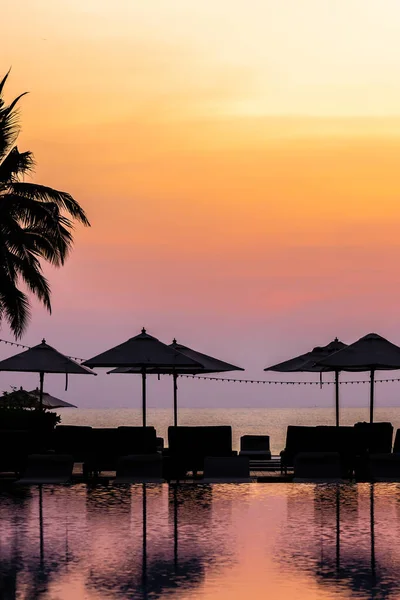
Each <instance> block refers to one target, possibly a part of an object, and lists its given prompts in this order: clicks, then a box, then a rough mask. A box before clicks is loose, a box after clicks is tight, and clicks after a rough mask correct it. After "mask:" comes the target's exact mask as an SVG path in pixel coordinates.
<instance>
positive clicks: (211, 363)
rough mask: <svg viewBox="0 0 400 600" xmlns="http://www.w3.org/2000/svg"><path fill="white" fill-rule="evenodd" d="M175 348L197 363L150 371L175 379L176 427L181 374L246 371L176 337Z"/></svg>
mask: <svg viewBox="0 0 400 600" xmlns="http://www.w3.org/2000/svg"><path fill="white" fill-rule="evenodd" d="M169 347H170V348H173V349H174V350H177V351H178V352H180V353H181V354H184V355H185V356H187V357H188V358H190V359H192V360H193V361H196V363H197V364H193V365H191V366H184V365H182V366H177V367H173V368H168V367H167V368H166V367H158V368H154V369H149V371H148V372H149V373H153V374H156V375H172V377H173V381H174V425H175V427H176V426H177V425H178V377H179V375H185V374H186V375H198V374H200V373H223V372H227V371H244V369H242V368H241V367H236V366H235V365H231V364H229V363H227V362H224V361H223V360H219V359H218V358H214V357H213V356H209V355H208V354H203V353H202V352H198V351H197V350H193V349H192V348H189V347H188V346H184V345H183V344H178V342H177V341H176V340H175V339H174V340H173V342H172V344H170V346H169ZM138 372H139V370H138V369H137V368H123V367H122V368H119V369H113V370H112V371H109V374H114V373H138Z"/></svg>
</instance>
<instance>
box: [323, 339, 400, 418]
mask: <svg viewBox="0 0 400 600" xmlns="http://www.w3.org/2000/svg"><path fill="white" fill-rule="evenodd" d="M317 365H319V366H321V367H328V368H329V369H330V370H334V369H338V370H340V371H351V372H357V371H370V374H371V385H370V406H369V420H370V423H373V421H374V391H375V371H390V370H396V369H400V347H399V346H396V345H395V344H392V343H391V342H389V341H388V340H386V339H385V338H383V337H381V336H380V335H378V334H377V333H369V334H368V335H365V336H364V337H362V338H360V339H359V340H357V341H356V342H354V343H353V344H350V345H349V346H347V347H346V348H343V349H342V350H339V351H338V352H335V353H334V354H332V355H330V356H328V357H326V358H324V359H320V360H318V361H317Z"/></svg>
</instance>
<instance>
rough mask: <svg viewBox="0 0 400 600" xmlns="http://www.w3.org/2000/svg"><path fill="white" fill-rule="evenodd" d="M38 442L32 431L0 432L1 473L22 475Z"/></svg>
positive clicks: (12, 430)
mask: <svg viewBox="0 0 400 600" xmlns="http://www.w3.org/2000/svg"><path fill="white" fill-rule="evenodd" d="M37 446H38V441H37V439H36V438H35V436H34V435H33V433H32V431H30V430H19V429H18V430H17V429H2V430H0V473H14V474H15V475H17V474H18V473H21V471H23V469H24V468H25V466H26V461H27V459H28V455H29V454H32V453H33V452H35V451H37Z"/></svg>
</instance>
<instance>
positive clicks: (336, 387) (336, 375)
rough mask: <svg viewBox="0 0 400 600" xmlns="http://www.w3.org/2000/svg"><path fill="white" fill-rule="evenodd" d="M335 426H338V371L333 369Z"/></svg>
mask: <svg viewBox="0 0 400 600" xmlns="http://www.w3.org/2000/svg"><path fill="white" fill-rule="evenodd" d="M335 407H336V427H339V371H335Z"/></svg>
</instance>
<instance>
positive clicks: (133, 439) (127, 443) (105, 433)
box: [85, 426, 157, 474]
mask: <svg viewBox="0 0 400 600" xmlns="http://www.w3.org/2000/svg"><path fill="white" fill-rule="evenodd" d="M91 444H92V445H91V451H90V454H89V455H88V458H87V460H86V461H85V469H86V470H87V472H88V473H97V474H98V473H100V472H101V471H116V470H117V464H118V459H119V457H120V456H128V455H133V454H153V453H156V452H157V434H156V430H155V429H154V427H128V426H123V427H118V428H113V427H103V428H93V430H92V435H91Z"/></svg>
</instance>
